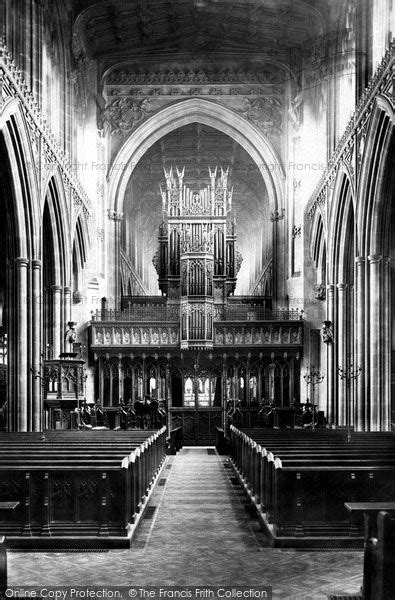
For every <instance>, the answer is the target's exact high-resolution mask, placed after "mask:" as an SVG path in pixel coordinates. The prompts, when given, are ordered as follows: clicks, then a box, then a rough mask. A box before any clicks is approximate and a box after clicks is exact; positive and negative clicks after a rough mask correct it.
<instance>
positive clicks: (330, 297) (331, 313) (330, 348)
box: [326, 284, 338, 425]
mask: <svg viewBox="0 0 395 600" xmlns="http://www.w3.org/2000/svg"><path fill="white" fill-rule="evenodd" d="M334 296H335V286H334V285H333V284H329V285H328V286H327V320H328V321H330V322H331V323H332V327H333V329H334V330H335V327H334V319H335V307H334ZM337 333H338V332H337V330H335V335H337ZM336 342H337V340H335V343H336ZM326 352H327V379H328V387H327V394H328V400H327V419H328V423H329V424H330V425H332V424H334V423H336V415H337V413H336V409H335V407H336V389H335V377H334V374H335V357H334V345H333V343H332V344H326Z"/></svg>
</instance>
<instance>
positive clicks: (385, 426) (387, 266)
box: [381, 256, 392, 431]
mask: <svg viewBox="0 0 395 600" xmlns="http://www.w3.org/2000/svg"><path fill="white" fill-rule="evenodd" d="M382 279H383V302H382V308H383V327H382V335H383V351H382V354H381V356H382V360H383V395H382V402H383V404H382V412H381V429H382V431H391V325H392V323H391V258H390V257H389V256H385V257H384V258H383V274H382Z"/></svg>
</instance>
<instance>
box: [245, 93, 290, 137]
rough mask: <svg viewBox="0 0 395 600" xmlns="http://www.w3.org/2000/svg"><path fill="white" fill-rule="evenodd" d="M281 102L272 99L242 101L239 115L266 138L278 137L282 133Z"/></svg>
mask: <svg viewBox="0 0 395 600" xmlns="http://www.w3.org/2000/svg"><path fill="white" fill-rule="evenodd" d="M281 108H282V105H281V100H280V99H279V98H274V97H265V98H256V99H255V100H250V99H249V98H245V99H244V107H243V108H242V109H241V111H240V112H241V113H242V115H243V116H245V117H246V118H247V119H248V120H249V121H251V122H252V123H253V124H254V125H255V126H256V127H258V128H259V129H260V130H261V131H263V133H264V134H265V135H267V136H268V137H273V136H278V135H280V134H281V131H282V114H281Z"/></svg>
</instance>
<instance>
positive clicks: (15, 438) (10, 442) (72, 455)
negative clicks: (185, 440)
mask: <svg viewBox="0 0 395 600" xmlns="http://www.w3.org/2000/svg"><path fill="white" fill-rule="evenodd" d="M168 443H169V441H166V428H165V427H163V428H162V429H160V430H156V431H148V430H144V431H143V430H128V431H111V430H90V431H72V430H67V431H45V432H44V434H40V433H0V507H1V505H8V506H10V505H12V504H14V505H15V508H14V509H13V510H11V511H10V510H8V511H3V510H1V508H0V534H1V535H5V536H6V539H7V547H18V548H23V547H26V548H39V547H44V548H50V547H61V548H96V547H124V546H128V545H129V544H130V539H131V536H132V534H133V532H134V530H135V528H136V525H137V522H138V521H139V519H140V518H141V515H142V513H143V511H144V508H145V506H146V504H147V501H148V496H149V494H150V491H151V489H152V486H153V483H154V481H155V478H156V477H157V475H158V473H159V471H160V469H161V467H162V464H163V462H164V460H165V456H166V445H167V444H168Z"/></svg>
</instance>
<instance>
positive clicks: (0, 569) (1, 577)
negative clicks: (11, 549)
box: [0, 535, 7, 593]
mask: <svg viewBox="0 0 395 600" xmlns="http://www.w3.org/2000/svg"><path fill="white" fill-rule="evenodd" d="M5 542H6V540H5V536H4V535H0V593H2V592H4V591H5V590H6V589H7V549H6V545H5Z"/></svg>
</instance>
